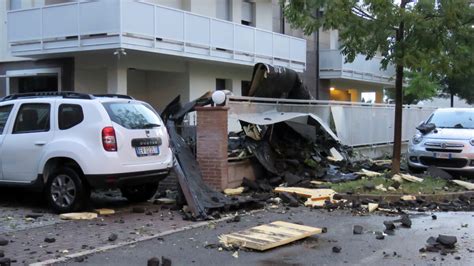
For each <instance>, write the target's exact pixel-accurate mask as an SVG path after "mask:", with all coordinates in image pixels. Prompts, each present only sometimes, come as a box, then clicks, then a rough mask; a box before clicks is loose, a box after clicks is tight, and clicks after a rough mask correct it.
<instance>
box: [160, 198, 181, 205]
mask: <svg viewBox="0 0 474 266" xmlns="http://www.w3.org/2000/svg"><path fill="white" fill-rule="evenodd" d="M155 202H156V203H161V204H175V203H176V200H175V199H170V198H159V199H156V200H155Z"/></svg>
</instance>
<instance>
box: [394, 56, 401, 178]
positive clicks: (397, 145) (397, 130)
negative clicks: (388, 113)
mask: <svg viewBox="0 0 474 266" xmlns="http://www.w3.org/2000/svg"><path fill="white" fill-rule="evenodd" d="M402 116H403V65H397V67H396V78H395V126H394V131H393V155H392V174H398V173H399V172H400V159H401V153H402Z"/></svg>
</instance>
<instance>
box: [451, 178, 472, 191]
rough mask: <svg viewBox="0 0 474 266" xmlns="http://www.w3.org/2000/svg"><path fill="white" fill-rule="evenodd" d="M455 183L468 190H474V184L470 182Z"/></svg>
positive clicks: (460, 181) (459, 181)
mask: <svg viewBox="0 0 474 266" xmlns="http://www.w3.org/2000/svg"><path fill="white" fill-rule="evenodd" d="M453 182H454V183H456V184H458V185H460V186H461V187H464V188H466V189H468V190H474V184H473V183H469V182H466V181H462V180H453Z"/></svg>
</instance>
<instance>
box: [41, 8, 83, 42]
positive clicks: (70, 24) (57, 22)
mask: <svg viewBox="0 0 474 266" xmlns="http://www.w3.org/2000/svg"><path fill="white" fill-rule="evenodd" d="M77 13H78V12H77V4H71V5H61V6H46V7H44V8H43V38H57V37H66V36H76V35H78V31H77V30H78V28H77V23H78V16H77V15H78V14H77Z"/></svg>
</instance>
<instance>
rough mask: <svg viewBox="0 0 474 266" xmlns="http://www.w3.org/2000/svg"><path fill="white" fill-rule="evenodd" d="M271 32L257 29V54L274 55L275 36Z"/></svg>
mask: <svg viewBox="0 0 474 266" xmlns="http://www.w3.org/2000/svg"><path fill="white" fill-rule="evenodd" d="M272 35H273V34H272V33H271V32H267V31H261V30H257V33H256V36H255V38H256V39H255V45H256V46H255V53H256V54H257V55H264V56H270V57H271V56H272V52H273V51H272V50H273V43H272V42H273V37H272Z"/></svg>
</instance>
